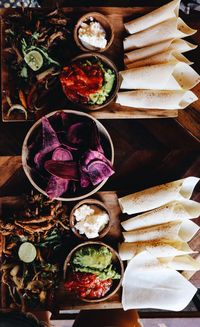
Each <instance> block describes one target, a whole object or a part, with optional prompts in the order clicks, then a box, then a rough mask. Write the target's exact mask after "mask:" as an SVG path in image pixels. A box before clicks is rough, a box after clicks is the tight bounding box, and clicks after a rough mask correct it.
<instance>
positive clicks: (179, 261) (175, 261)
mask: <svg viewBox="0 0 200 327" xmlns="http://www.w3.org/2000/svg"><path fill="white" fill-rule="evenodd" d="M159 261H160V263H162V264H164V265H166V266H167V267H169V268H171V269H175V270H191V271H197V270H200V261H199V260H198V259H193V258H192V257H191V256H189V255H181V256H178V257H174V258H159Z"/></svg>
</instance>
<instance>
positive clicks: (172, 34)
mask: <svg viewBox="0 0 200 327" xmlns="http://www.w3.org/2000/svg"><path fill="white" fill-rule="evenodd" d="M194 33H196V30H194V29H192V28H190V27H189V26H188V25H186V24H185V23H184V21H183V20H182V19H181V18H178V19H177V18H171V19H169V20H166V21H165V22H162V23H160V24H158V25H155V26H153V27H150V28H149V29H147V30H144V31H142V32H139V33H137V34H133V35H130V36H128V37H126V38H125V39H124V42H123V44H124V50H125V51H129V50H132V49H136V48H141V47H146V46H148V45H152V44H156V43H159V42H162V41H166V40H170V39H175V38H177V39H181V38H184V37H187V36H190V35H193V34H194Z"/></svg>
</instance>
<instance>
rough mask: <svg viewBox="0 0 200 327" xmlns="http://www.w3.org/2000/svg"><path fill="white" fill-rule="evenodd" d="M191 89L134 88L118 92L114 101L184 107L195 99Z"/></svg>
mask: <svg viewBox="0 0 200 327" xmlns="http://www.w3.org/2000/svg"><path fill="white" fill-rule="evenodd" d="M197 100H198V98H197V96H196V95H195V94H194V93H193V92H192V91H185V90H177V91H174V90H171V91H168V90H134V91H126V92H119V93H118V95H117V100H116V102H117V103H119V104H120V105H122V106H127V107H133V108H146V109H169V110H170V109H171V110H174V109H184V108H186V107H187V106H189V105H190V104H191V103H193V102H195V101H197Z"/></svg>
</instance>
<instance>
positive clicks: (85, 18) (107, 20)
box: [73, 11, 115, 53]
mask: <svg viewBox="0 0 200 327" xmlns="http://www.w3.org/2000/svg"><path fill="white" fill-rule="evenodd" d="M96 15H98V16H101V17H102V19H104V20H105V21H106V22H107V24H108V25H109V28H110V32H111V36H110V40H109V41H108V43H107V45H106V47H105V48H103V49H101V48H100V49H97V50H92V51H94V52H95V53H102V52H105V51H107V50H108V49H109V48H110V46H111V44H112V43H113V41H114V36H115V33H114V27H113V24H112V23H111V22H110V20H109V19H108V18H107V16H106V15H104V14H102V13H99V12H97V11H91V12H88V13H86V14H84V15H82V16H81V17H79V19H78V20H77V22H76V24H75V27H74V31H73V37H74V41H75V43H76V45H77V47H78V48H79V49H80V50H82V51H84V52H90V51H91V50H90V49H87V48H86V47H85V46H84V45H83V44H82V42H81V41H80V40H79V37H78V29H79V27H80V24H81V23H82V22H84V21H86V20H87V18H89V17H92V16H96ZM99 23H100V24H101V22H99Z"/></svg>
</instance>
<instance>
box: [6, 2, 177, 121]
mask: <svg viewBox="0 0 200 327" xmlns="http://www.w3.org/2000/svg"><path fill="white" fill-rule="evenodd" d="M152 9H153V8H150V7H145V8H143V7H135V8H134V7H133V8H129V7H128V8H120V7H79V8H78V7H75V8H73V7H66V8H63V10H64V12H65V13H66V15H67V16H69V17H72V18H73V20H74V22H76V21H77V20H78V18H79V17H81V16H82V15H83V14H85V13H88V12H92V11H97V12H100V13H102V14H104V15H106V16H107V17H108V19H109V20H110V22H111V23H112V24H113V28H114V34H115V37H114V41H113V44H112V45H111V47H110V48H109V49H108V50H107V51H106V52H104V53H103V54H104V55H106V56H108V57H109V58H110V59H112V60H113V61H114V62H115V64H116V66H117V67H118V69H119V70H122V69H123V54H124V51H123V38H124V36H125V31H124V25H123V22H124V21H127V20H129V19H132V18H134V17H137V16H139V15H143V14H145V13H147V12H149V11H151V10H152ZM34 10H41V9H34ZM43 11H44V13H47V9H43ZM10 12H11V9H1V10H0V15H1V16H2V17H6V15H8V14H9V13H10ZM1 37H2V42H1V44H2V49H3V48H4V34H3V20H2V35H1ZM70 49H71V51H72V57H73V56H74V55H75V54H79V53H80V50H79V49H78V48H77V46H76V45H75V42H74V41H72V44H70ZM2 59H3V58H2ZM9 87H10V86H9V84H8V72H7V67H6V66H5V64H4V61H3V60H2V104H3V107H2V119H3V121H4V122H10V121H24V117H23V115H20V116H18V117H17V116H16V120H13V118H12V119H9V118H8V117H7V108H6V105H5V94H6V90H8V89H9ZM58 108H59V109H78V107H77V106H74V105H72V104H70V103H69V102H68V101H67V99H66V97H65V96H64V94H63V97H62V96H60V94H59V96H58V97H55V103H52V102H51V103H49V105H48V108H46V109H45V110H41V111H40V112H39V113H38V114H37V117H35V118H36V119H37V118H39V117H40V116H42V115H44V114H46V113H47V112H49V111H53V110H55V109H58ZM89 114H91V115H92V116H93V117H96V118H98V119H124V118H128V119H131V118H169V117H177V116H178V111H177V110H159V109H138V108H131V107H124V106H121V105H119V104H116V103H115V102H113V103H111V104H110V105H108V106H107V107H105V108H103V109H100V110H97V111H89ZM29 120H34V118H33V116H31V115H30V116H29Z"/></svg>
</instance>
